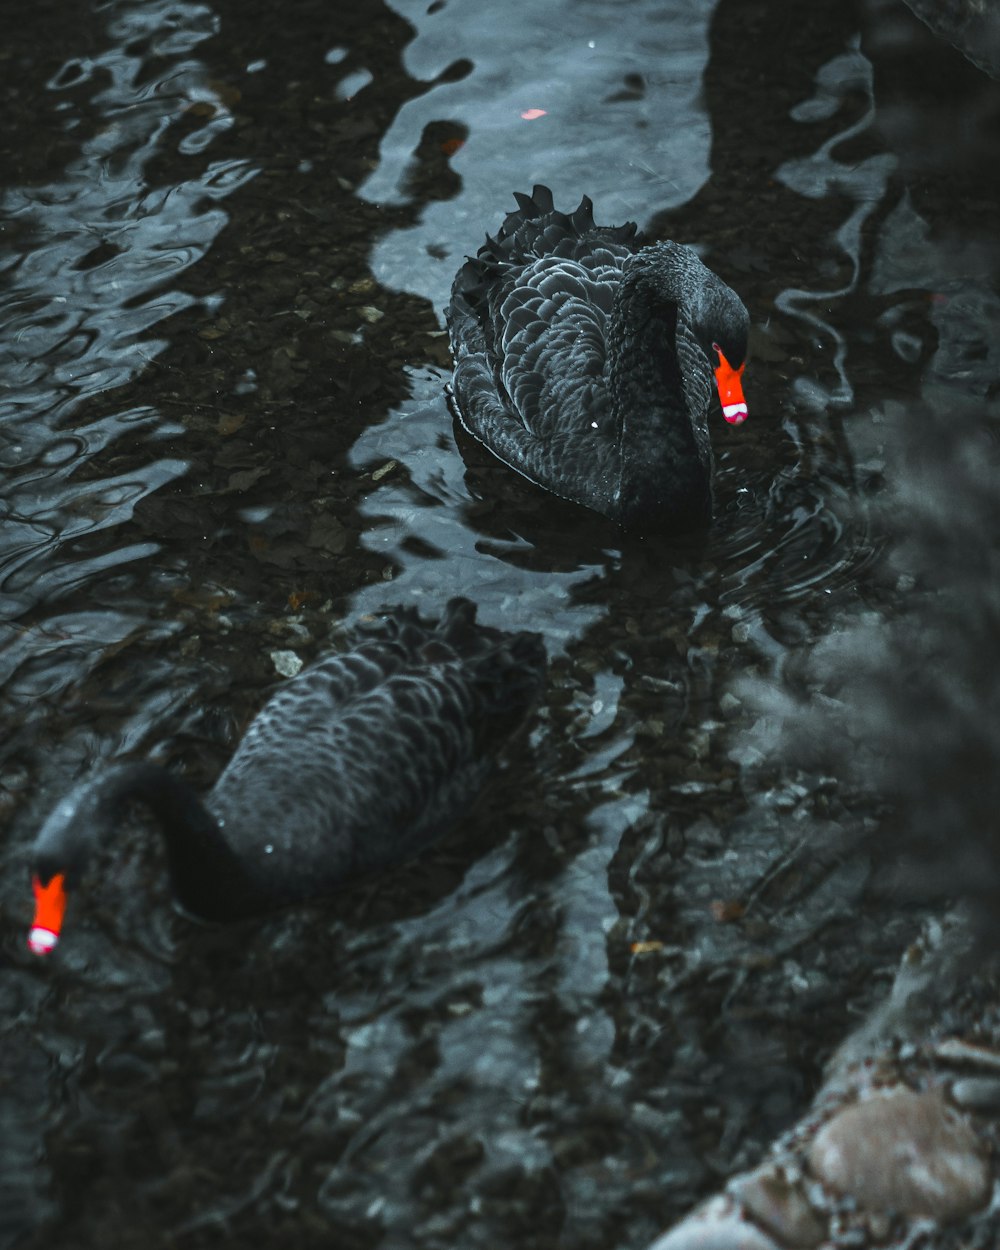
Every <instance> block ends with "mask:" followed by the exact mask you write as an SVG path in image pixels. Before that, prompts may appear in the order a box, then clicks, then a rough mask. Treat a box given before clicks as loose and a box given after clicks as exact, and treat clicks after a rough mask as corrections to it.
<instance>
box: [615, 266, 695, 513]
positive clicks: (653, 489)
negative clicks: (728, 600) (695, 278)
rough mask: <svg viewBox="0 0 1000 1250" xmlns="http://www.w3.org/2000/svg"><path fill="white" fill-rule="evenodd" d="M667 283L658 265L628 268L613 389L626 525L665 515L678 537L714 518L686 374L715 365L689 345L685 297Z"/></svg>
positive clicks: (618, 310) (618, 306)
mask: <svg viewBox="0 0 1000 1250" xmlns="http://www.w3.org/2000/svg"><path fill="white" fill-rule="evenodd" d="M645 255H648V252H647V253H645ZM666 278H667V280H665V275H664V273H663V272H662V270H661V269H659V267H657V269H656V270H654V271H653V272H650V270H649V268H648V267H646V266H641V265H639V264H633V265H631V266H629V267H628V268H627V269H626V272H625V276H624V279H623V281H622V284H621V286H620V288H619V290H618V293H617V296H616V299H615V306H614V310H613V312H612V316H611V322H610V325H609V330H608V387H609V392H610V396H611V405H612V412H613V414H614V416H615V419H616V421H617V423H618V427H617V428H618V431H619V439H620V444H621V449H622V481H621V493H620V501H621V503H620V506H621V521H622V523H623V524H624V525H625V527H626V528H628V526H629V524H630V520H631V519H632V518H635V519H637V520H642V521H643V523H644V524H646V525H648V522H649V520H650V518H651V517H660V518H661V519H662V524H663V526H664V529H669V530H672V531H677V530H682V529H693V528H696V527H698V526H702V525H705V524H707V523H708V521H709V520H710V519H711V515H712V448H711V442H710V439H709V435H708V428H707V423H706V422H705V414H704V413H703V412H697V413H692V410H691V403H690V387H691V379H688V385H687V386H685V377H684V374H683V372H682V370H683V369H684V368H685V367H686V368H687V369H688V370H691V369H692V368H695V367H701V368H702V371H703V372H704V373H706V374H707V373H708V370H709V365H708V360H707V358H706V359H705V361H704V365H703V366H701V362H700V361H699V360H697V353H698V351H699V350H700V349H698V348H697V346H696V345H695V344H692V343H691V342H689V341H686V340H684V339H683V330H682V329H679V325H678V316H679V313H678V306H679V304H680V303H681V292H676V293H675V292H673V291H672V290H671V284H670V282H669V275H666ZM693 358H694V359H693ZM702 385H703V382H702ZM706 406H707V397H706Z"/></svg>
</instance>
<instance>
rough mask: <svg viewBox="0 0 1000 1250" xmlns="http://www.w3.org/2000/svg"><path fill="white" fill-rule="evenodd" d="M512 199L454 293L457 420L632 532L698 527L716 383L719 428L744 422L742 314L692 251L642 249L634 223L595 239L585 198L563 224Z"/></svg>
mask: <svg viewBox="0 0 1000 1250" xmlns="http://www.w3.org/2000/svg"><path fill="white" fill-rule="evenodd" d="M514 198H515V199H516V200H517V203H518V205H519V207H518V208H517V210H516V211H515V212H512V213H510V214H508V216H507V218H506V220H505V221H504V223H503V225H502V226H501V227H500V231H499V233H498V234H497V236H496V238H495V239H491V238H489V236H487V239H486V243H485V244H484V245H483V247H481V248H480V249H479V252H478V254H477V256H476V258H475V259H474V260H472V259H470V260H468V261H467V262H466V264H465V265H464V266H463V267H462V268H461V269H460V270H459V272H458V275H457V277H456V278H455V282H454V285H453V287H452V292H451V304H450V306H449V309H448V328H449V332H450V335H451V346H452V353H453V355H454V359H455V372H454V377H453V380H452V387H451V391H450V398H451V401H452V406H453V411H454V413H455V415H456V417H457V419H458V420H459V422H460V423H461V424H462V426H464V428H465V429H466V430H467V431H468V432H469V433H470V434H471V435H472V436H473V437H474V438H477V439H479V441H480V442H482V443H484V444H485V446H486V447H488V448H489V450H490V451H491V452H493V454H494V455H495V456H497V457H498V458H499V459H500V460H502V461H503V462H504V463H505V464H507V465H509V466H510V467H511V468H512V469H516V470H517V471H518V472H519V473H521V474H522V475H523V476H524V477H526V478H529V479H530V480H531V481H533V482H535V483H537V484H538V485H539V486H542V487H544V488H545V489H546V490H549V491H552V492H553V493H554V494H557V495H561V496H562V497H563V498H565V499H570V500H572V501H574V502H575V503H579V504H583V505H584V506H585V507H588V508H592V509H594V510H595V511H596V512H600V513H603V514H604V515H605V516H608V517H611V518H612V519H613V520H615V521H617V522H619V524H621V525H622V526H623V527H625V528H626V529H634V530H645V531H678V530H684V529H692V528H695V527H697V526H703V525H705V524H707V523H708V521H709V520H710V519H711V514H712V446H711V441H710V439H709V433H708V408H709V403H710V400H711V393H712V380H713V374H714V377H715V381H716V384H717V386H718V390H719V395H720V399H721V402H722V410H723V414H724V415H725V418H726V420H727V421H729V422H730V423H731V424H733V425H739V424H740V423H741V422H742V421H744V420H745V419H746V415H747V407H746V403H745V402H744V399H743V389H742V384H741V374H742V372H743V365H744V361H745V359H746V354H747V335H748V331H749V317H748V316H747V311H746V309H745V308H744V306H743V304H742V302H741V301H740V299H739V297H738V296H737V295H736V294H735V293H734V292H733V291H732V290H730V288H729V287H728V286H726V284H725V283H724V282H722V281H721V279H719V278H718V277H716V275H715V274H714V273H712V272H711V270H709V269H706V267H705V266H704V265H703V264H702V263H701V261H700V260H699V259H698V256H697V255H696V253H695V252H694V251H693V250H692V249H691V248H690V247H685V246H683V245H682V244H679V243H670V242H665V243H650V244H648V245H645V246H644V240H643V239H642V237H641V236H640V235H639V234H638V233H637V228H636V225H635V223H634V222H628V223H627V224H626V225H624V226H595V225H594V219H593V214H592V211H591V210H592V205H591V202H590V200H589V199H587V197H586V196H584V198H583V200H582V201H581V203H580V207H579V208H578V209H577V210H576V211H575V212H574V213H571V214H568V215H567V214H566V213H560V212H557V211H556V209H555V208H554V206H553V203H552V193H551V191H549V189H548V187H543V186H536V187H535V188H534V190H533V191H532V194H531V196H530V197H529V196H527V195H522V194H520V193H515V197H514Z"/></svg>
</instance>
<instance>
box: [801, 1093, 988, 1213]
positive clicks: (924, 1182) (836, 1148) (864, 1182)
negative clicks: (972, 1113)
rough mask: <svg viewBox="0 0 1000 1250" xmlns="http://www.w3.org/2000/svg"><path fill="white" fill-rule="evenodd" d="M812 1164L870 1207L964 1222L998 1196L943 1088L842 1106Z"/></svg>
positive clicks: (820, 1137) (813, 1151)
mask: <svg viewBox="0 0 1000 1250" xmlns="http://www.w3.org/2000/svg"><path fill="white" fill-rule="evenodd" d="M809 1166H810V1167H811V1169H812V1171H813V1172H814V1174H815V1175H816V1176H817V1177H818V1178H819V1179H820V1180H821V1181H823V1182H824V1183H825V1184H826V1185H829V1186H830V1188H831V1189H834V1190H836V1192H837V1193H839V1194H843V1195H844V1196H847V1197H851V1198H853V1199H854V1200H855V1201H856V1202H857V1204H858V1206H859V1207H860V1208H861V1209H862V1210H864V1211H868V1212H875V1211H898V1212H900V1213H901V1214H903V1215H906V1216H909V1217H911V1218H912V1217H917V1216H930V1217H931V1218H933V1219H936V1220H940V1221H947V1220H957V1219H960V1218H961V1217H963V1216H965V1215H968V1214H970V1213H971V1212H972V1211H975V1210H977V1209H978V1208H979V1207H982V1206H984V1205H985V1203H986V1202H987V1201H988V1199H989V1194H990V1177H989V1171H988V1169H987V1166H986V1161H985V1159H984V1158H983V1156H982V1153H981V1150H980V1146H979V1141H978V1139H977V1138H976V1135H975V1133H974V1132H973V1131H972V1129H971V1127H970V1126H969V1125H968V1124H967V1123H966V1122H965V1121H964V1120H963V1119H962V1118H961V1117H960V1116H959V1115H958V1114H957V1113H956V1112H955V1111H954V1110H953V1109H952V1108H950V1107H949V1106H948V1105H947V1103H946V1102H945V1101H944V1099H943V1098H942V1096H941V1093H940V1092H939V1091H937V1090H928V1091H926V1092H924V1093H920V1094H918V1093H914V1092H913V1091H912V1090H896V1091H894V1092H893V1093H890V1094H873V1095H872V1096H871V1097H870V1098H868V1099H866V1100H865V1101H864V1102H860V1103H856V1104H855V1105H854V1106H851V1107H848V1108H847V1109H846V1110H844V1111H841V1112H840V1114H839V1115H837V1116H836V1117H835V1118H834V1119H833V1120H831V1121H830V1123H829V1124H827V1125H825V1126H824V1128H823V1129H822V1130H821V1131H820V1132H819V1133H818V1134H817V1136H816V1138H815V1140H814V1141H813V1143H812V1146H811V1148H810V1150H809Z"/></svg>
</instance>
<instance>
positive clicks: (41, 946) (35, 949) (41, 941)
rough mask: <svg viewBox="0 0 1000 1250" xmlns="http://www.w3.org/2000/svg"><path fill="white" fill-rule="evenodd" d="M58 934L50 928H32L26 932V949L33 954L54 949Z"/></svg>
mask: <svg viewBox="0 0 1000 1250" xmlns="http://www.w3.org/2000/svg"><path fill="white" fill-rule="evenodd" d="M58 941H59V935H58V934H56V933H53V932H52V930H51V929H42V928H38V927H36V928H34V929H32V930H31V932H30V933H29V934H28V950H30V951H31V952H32V954H34V955H47V954H48V953H49V951H52V950H55V947H56V943H57V942H58Z"/></svg>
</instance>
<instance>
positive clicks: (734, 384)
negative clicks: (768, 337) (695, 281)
mask: <svg viewBox="0 0 1000 1250" xmlns="http://www.w3.org/2000/svg"><path fill="white" fill-rule="evenodd" d="M699 264H701V262H700V261H699ZM701 268H702V270H703V271H704V275H705V276H704V280H703V282H702V283H701V285H700V288H699V291H698V296H697V298H696V300H695V301H694V306H693V308H692V326H693V328H694V331H695V334H696V335H697V337H698V341H699V342H700V343H701V345H702V347H703V348H704V350H705V354H706V355H707V356H708V363H709V364H710V365H711V368H712V373H713V375H714V377H715V385H716V387H717V389H718V392H719V403H720V404H721V405H722V415H723V416H724V417H725V418H726V420H727V421H728V422H729V424H730V425H742V424H743V422H744V421H745V420H746V419H747V404H746V400H745V399H744V397H743V370H744V368H745V367H746V361H747V344H748V340H749V336H750V315H749V314H748V312H747V310H746V308H745V307H744V305H743V301H742V300H741V299H740V297H739V296H738V295H737V294H736V292H735V291H734V290H733V289H732V288H731V287H728V286H726V284H725V283H724V282H723V281H722V279H721V278H718V277H716V275H715V274H714V273H712V271H711V270H710V269H706V268H705V266H704V265H701Z"/></svg>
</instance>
